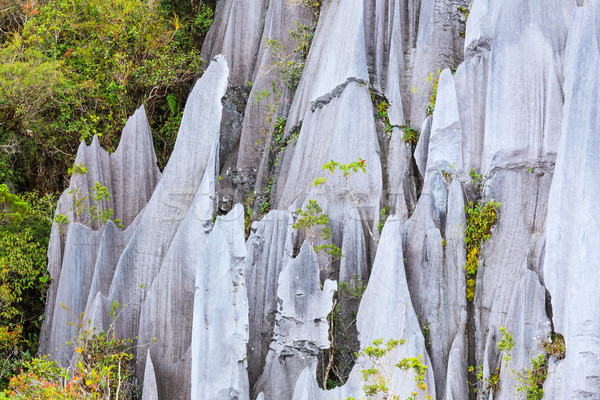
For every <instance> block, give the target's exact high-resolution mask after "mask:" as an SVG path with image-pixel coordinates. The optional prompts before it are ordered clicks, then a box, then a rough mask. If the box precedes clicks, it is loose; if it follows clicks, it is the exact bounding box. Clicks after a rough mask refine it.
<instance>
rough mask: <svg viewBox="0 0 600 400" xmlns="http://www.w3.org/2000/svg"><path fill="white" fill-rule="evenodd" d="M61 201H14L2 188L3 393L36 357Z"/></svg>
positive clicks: (33, 196)
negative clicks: (51, 245) (52, 239)
mask: <svg viewBox="0 0 600 400" xmlns="http://www.w3.org/2000/svg"><path fill="white" fill-rule="evenodd" d="M56 201H57V197H56V196H51V195H45V196H41V195H39V194H37V193H35V192H32V193H25V194H23V195H21V196H16V195H13V194H11V193H10V192H9V190H8V188H7V187H6V185H0V390H1V389H2V388H4V387H5V386H6V384H7V379H8V377H10V375H11V374H12V373H13V372H14V371H15V367H16V366H17V365H18V364H19V363H20V357H27V356H28V354H32V353H35V351H36V348H37V337H38V334H39V330H40V327H41V323H42V313H43V311H44V296H45V292H46V289H47V287H48V284H49V281H50V278H49V276H48V272H47V271H46V266H47V262H48V260H47V255H46V249H47V247H48V238H49V237H50V229H51V226H52V223H51V221H52V212H53V210H54V207H55V206H56Z"/></svg>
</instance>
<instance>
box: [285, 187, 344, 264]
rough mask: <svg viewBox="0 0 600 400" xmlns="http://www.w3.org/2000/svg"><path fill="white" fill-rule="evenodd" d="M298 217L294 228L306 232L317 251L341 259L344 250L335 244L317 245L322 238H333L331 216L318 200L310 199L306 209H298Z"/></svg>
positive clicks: (307, 237)
mask: <svg viewBox="0 0 600 400" xmlns="http://www.w3.org/2000/svg"><path fill="white" fill-rule="evenodd" d="M297 213H298V219H297V220H296V223H295V224H294V225H292V228H294V229H296V230H298V231H302V232H304V233H305V234H306V239H307V240H308V242H309V243H310V244H311V246H313V248H314V250H315V252H316V253H319V252H320V251H323V252H325V253H326V254H329V255H330V256H331V257H332V259H334V260H339V259H341V258H342V257H343V255H342V251H341V250H340V248H339V247H337V246H336V245H335V244H333V243H331V244H322V245H317V240H318V239H319V238H320V239H321V240H322V241H324V242H328V241H330V240H331V237H332V234H331V229H330V228H329V216H327V214H324V213H323V210H322V209H321V207H320V206H319V203H317V201H316V200H313V199H309V200H308V205H307V206H306V209H305V210H302V209H300V208H299V209H298V210H297Z"/></svg>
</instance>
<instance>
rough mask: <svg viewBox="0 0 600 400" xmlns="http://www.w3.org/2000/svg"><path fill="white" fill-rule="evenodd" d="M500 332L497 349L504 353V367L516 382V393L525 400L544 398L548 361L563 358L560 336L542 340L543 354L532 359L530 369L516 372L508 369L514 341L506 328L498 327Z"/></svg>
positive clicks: (554, 335) (563, 352) (540, 399)
mask: <svg viewBox="0 0 600 400" xmlns="http://www.w3.org/2000/svg"><path fill="white" fill-rule="evenodd" d="M500 332H501V333H502V338H501V340H500V342H498V349H499V350H500V351H502V352H503V353H504V355H503V357H502V358H503V360H504V365H505V366H506V368H508V370H509V372H510V374H511V376H513V377H514V378H515V380H516V381H517V383H516V385H515V387H516V392H517V393H523V394H524V396H525V398H526V399H527V400H542V399H543V397H544V381H545V380H546V377H547V376H548V359H549V358H550V356H551V355H553V356H555V357H556V358H557V359H562V358H564V356H565V352H566V349H565V347H564V338H563V337H562V335H560V334H556V333H553V334H552V337H551V340H550V341H547V340H543V341H542V343H541V347H542V348H543V349H544V350H545V354H540V355H538V356H537V357H535V358H532V359H531V368H526V369H525V370H523V371H521V372H516V371H515V370H514V369H512V368H510V367H509V363H510V360H511V351H512V350H513V348H514V347H515V341H514V339H513V336H512V335H511V334H510V333H508V332H507V330H506V328H504V327H500Z"/></svg>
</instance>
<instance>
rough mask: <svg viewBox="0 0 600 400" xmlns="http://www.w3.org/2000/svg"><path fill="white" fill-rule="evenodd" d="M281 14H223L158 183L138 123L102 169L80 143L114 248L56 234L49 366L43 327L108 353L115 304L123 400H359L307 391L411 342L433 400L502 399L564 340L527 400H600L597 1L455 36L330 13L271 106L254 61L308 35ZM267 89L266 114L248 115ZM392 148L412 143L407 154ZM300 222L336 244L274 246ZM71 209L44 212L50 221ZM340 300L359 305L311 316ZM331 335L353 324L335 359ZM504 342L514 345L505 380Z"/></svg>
mask: <svg viewBox="0 0 600 400" xmlns="http://www.w3.org/2000/svg"><path fill="white" fill-rule="evenodd" d="M296 3H300V1H297V2H288V0H270V1H266V0H265V1H255V2H245V1H240V0H222V1H220V2H219V5H218V7H217V14H216V17H215V22H214V25H213V27H212V28H211V32H210V34H209V35H208V38H207V42H206V44H205V48H204V49H203V51H202V54H203V55H210V57H212V56H214V55H216V54H219V53H222V54H224V55H225V56H219V57H217V58H216V59H215V60H213V61H212V62H211V63H210V65H209V67H208V69H207V70H206V72H205V73H204V75H203V76H202V77H201V78H200V79H199V80H198V82H197V83H196V85H195V87H194V89H193V91H192V93H191V94H190V97H189V100H188V104H187V106H186V110H185V113H184V117H183V121H182V126H181V128H180V131H179V136H178V139H177V144H176V146H175V150H174V152H173V155H172V156H171V158H170V162H169V164H168V165H167V167H166V168H165V171H164V172H163V174H162V175H161V174H160V172H159V171H158V169H157V168H156V165H155V157H154V154H153V150H152V143H151V135H150V132H149V128H148V124H147V122H146V121H145V116H144V114H143V109H142V110H139V111H138V112H136V114H135V115H134V116H133V117H132V118H131V120H130V121H129V123H128V125H127V126H126V127H125V129H124V133H123V139H122V143H121V145H120V147H119V149H118V150H117V151H116V152H115V153H114V154H112V155H108V154H106V153H105V152H104V151H103V150H102V149H100V148H99V146H98V144H97V141H94V142H93V143H92V145H91V146H90V147H86V146H85V145H82V147H81V148H80V151H79V154H78V158H77V159H78V162H85V163H86V166H87V167H88V170H89V173H88V174H87V176H79V177H77V178H75V179H73V181H72V187H77V188H79V189H80V190H82V191H86V190H90V188H91V187H92V186H93V184H94V182H95V181H96V180H98V181H101V182H102V183H103V184H105V185H106V186H107V187H109V190H110V191H111V193H113V192H114V195H113V198H112V199H111V202H110V204H106V205H103V206H104V207H106V208H113V209H114V210H115V216H116V217H117V218H122V219H123V220H124V222H125V225H126V226H127V228H126V229H124V230H120V229H118V228H117V227H116V226H115V225H114V224H112V223H111V222H109V223H107V224H104V225H102V224H99V223H97V222H93V223H91V221H88V220H82V221H79V222H81V223H71V224H70V226H69V227H68V229H67V230H65V231H64V232H63V233H62V234H61V232H60V231H59V228H58V227H55V228H54V231H53V237H52V238H51V242H50V248H49V258H50V262H49V267H48V268H49V270H50V273H51V275H52V278H53V281H54V284H53V287H52V289H51V291H50V294H49V296H48V304H47V313H46V321H45V322H44V330H43V334H42V340H41V347H40V352H41V353H49V354H51V356H52V357H53V358H55V359H57V360H59V361H61V362H63V363H66V362H67V359H69V358H70V357H71V354H70V353H69V351H68V350H54V349H56V348H58V346H59V345H60V344H62V343H63V342H65V341H66V340H68V339H69V338H70V337H71V336H73V335H75V334H76V333H77V332H76V329H70V330H68V329H66V327H65V322H66V319H67V317H68V316H67V315H66V314H64V310H62V308H61V306H60V304H61V303H65V304H66V305H67V306H68V307H69V308H71V310H72V311H73V312H77V313H79V312H85V316H86V318H87V317H89V318H90V320H91V323H92V324H93V325H94V326H97V327H100V328H104V329H106V328H107V323H108V318H107V317H108V307H109V306H110V304H111V302H112V301H117V302H119V303H121V304H122V305H126V307H125V309H124V310H123V312H122V314H121V316H120V320H119V322H118V323H117V332H118V333H119V335H121V336H123V337H134V336H137V337H138V341H137V343H138V345H139V346H140V347H139V350H137V351H138V354H137V356H138V363H137V365H136V374H137V376H138V378H139V379H140V380H141V381H143V382H144V399H157V398H158V399H161V400H163V399H169V400H170V399H190V398H191V399H194V400H195V399H207V400H208V399H211V400H212V399H234V398H235V399H239V400H241V399H251V400H254V399H262V400H291V399H295V400H309V399H310V400H316V399H319V400H329V399H332V398H335V399H345V398H347V397H350V396H352V397H355V398H360V397H361V396H363V392H362V386H363V383H364V382H363V377H362V375H361V369H363V368H367V367H370V366H371V365H370V363H369V361H368V360H367V359H366V358H365V357H364V356H361V357H358V359H356V360H354V358H352V359H351V361H350V365H348V366H347V368H346V370H344V371H346V372H344V373H342V372H340V371H342V368H338V369H335V367H336V364H335V362H339V361H336V359H335V358H334V361H333V362H332V365H333V367H332V368H331V369H330V371H334V372H331V374H332V375H331V378H333V379H335V380H337V383H339V385H338V387H336V388H334V389H331V390H324V389H322V388H320V387H319V386H320V385H322V382H323V376H321V375H320V376H319V377H318V380H317V374H322V372H323V370H325V368H326V367H327V366H326V365H324V364H325V361H328V360H329V359H328V358H327V357H329V355H327V356H325V354H326V353H327V350H328V349H329V348H330V346H333V347H334V348H335V347H336V346H338V350H339V346H342V343H356V344H357V346H358V344H359V345H360V347H361V348H363V349H364V348H365V347H366V346H368V345H370V344H371V343H372V342H373V341H374V340H375V339H378V338H384V339H387V338H395V339H406V340H407V342H406V344H405V345H404V346H402V347H401V348H400V349H399V350H398V351H397V352H395V353H394V354H393V361H394V362H397V361H398V360H400V359H402V358H404V357H417V356H419V355H422V359H423V363H424V364H426V365H427V366H428V369H427V372H426V373H425V376H424V380H425V383H426V384H427V387H428V391H429V394H431V396H432V398H435V399H438V400H441V399H447V400H451V399H454V400H467V399H471V400H472V399H475V398H481V399H484V398H491V396H493V398H494V399H506V400H508V399H515V398H517V397H518V394H517V393H516V388H515V385H520V384H521V383H519V381H518V379H517V376H518V375H517V373H518V372H521V371H523V370H525V369H527V368H531V360H532V359H533V358H536V357H537V356H538V355H542V356H543V357H546V356H545V352H544V350H543V349H542V348H541V347H540V343H541V342H542V341H543V340H548V339H549V338H550V337H551V336H552V334H553V333H560V334H562V335H564V337H565V339H566V347H567V352H566V358H564V359H563V360H558V359H556V358H555V357H554V356H548V357H546V358H547V359H548V364H549V368H548V378H547V380H546V381H545V383H544V389H545V393H544V399H557V400H558V399H567V398H569V399H570V398H600V386H599V385H598V382H597V378H596V377H597V376H598V374H600V365H599V364H598V360H597V358H598V355H599V352H600V350H599V349H598V346H597V342H598V332H600V330H599V329H598V328H599V326H598V325H599V324H600V322H599V321H600V315H598V314H599V312H598V307H597V306H596V305H597V304H600V303H599V301H598V300H599V298H598V296H599V295H598V291H597V290H596V285H597V282H598V279H596V278H597V276H596V275H597V274H598V266H599V265H600V260H599V259H598V256H597V252H596V251H595V249H596V247H597V246H596V243H597V242H598V240H597V238H598V236H599V232H600V229H599V228H598V224H597V222H596V219H595V216H596V214H598V212H596V211H597V209H598V208H599V207H598V199H599V198H600V193H597V192H598V188H599V187H600V185H599V182H598V179H599V178H598V173H597V171H598V169H599V167H600V166H599V165H597V164H598V163H599V162H600V161H598V159H599V157H598V152H599V151H598V140H597V137H598V135H597V133H598V131H599V130H600V118H598V98H599V96H598V93H599V90H600V88H599V84H600V81H599V76H600V75H599V65H600V53H599V51H598V48H599V46H598V43H599V42H600V39H599V38H600V19H599V18H600V11H599V10H600V2H599V1H598V0H589V1H586V2H577V1H575V0H569V1H563V0H551V1H546V2H539V1H534V0H527V1H516V0H507V1H504V2H498V1H490V0H475V1H474V4H473V5H472V7H471V8H470V15H469V17H468V21H467V22H466V26H465V19H466V16H465V15H464V12H465V10H466V9H461V8H460V7H468V6H469V4H467V2H466V1H449V0H427V1H426V0H423V1H419V0H414V1H413V0H327V1H324V2H323V5H322V7H321V8H320V12H319V14H318V21H317V23H316V30H315V32H314V37H313V38H312V39H311V40H312V45H311V48H310V51H309V53H308V56H307V58H306V60H301V61H302V63H303V72H302V75H301V78H300V81H299V84H298V86H297V87H296V88H289V87H285V80H284V79H283V76H282V74H281V71H280V70H278V69H276V68H275V69H269V68H270V67H272V66H273V59H272V54H271V53H270V50H269V49H268V48H267V47H268V46H267V45H266V44H267V43H268V42H269V41H270V40H271V39H274V40H277V41H279V42H280V43H282V44H284V47H285V49H284V51H288V52H289V54H291V55H290V57H291V56H292V55H293V54H292V50H293V46H294V43H295V42H294V40H292V38H291V37H290V36H289V33H290V31H291V30H293V29H295V28H294V27H295V26H296V25H295V22H296V21H299V22H300V23H302V24H311V23H313V22H314V21H316V19H315V18H316V14H315V13H314V10H310V9H307V8H305V7H302V6H300V5H298V4H296ZM461 33H464V35H461ZM210 57H209V58H210ZM297 61H298V60H297ZM438 69H440V70H441V72H440V74H439V80H437V83H435V82H436V79H435V78H436V77H437V71H438ZM453 71H455V72H453ZM430 73H432V77H433V79H432V82H427V81H426V78H427V77H428V76H429V74H430ZM248 81H251V82H253V86H252V88H251V89H250V88H248V87H245V86H246V84H247V82H248ZM433 86H436V88H435V91H436V101H435V110H432V112H431V115H430V116H427V115H426V112H425V106H426V105H427V103H428V102H429V100H430V98H429V96H430V94H431V92H432V91H434V88H433ZM272 88H275V90H276V91H277V90H281V97H280V99H279V100H277V101H276V100H275V98H274V97H271V98H269V99H268V100H267V101H266V102H262V103H261V102H256V101H255V99H256V96H257V95H259V96H260V93H261V92H262V91H264V90H271V89H272ZM248 93H249V94H248ZM263 93H264V92H263ZM273 93H275V92H273ZM384 103H385V104H384ZM270 107H271V108H270ZM270 110H272V115H271V120H268V119H267V118H266V115H265V111H270ZM279 117H281V118H282V119H287V121H286V122H287V123H286V125H285V128H284V129H283V128H282V130H281V132H277V133H274V130H273V129H274V125H275V121H276V120H277V118H279ZM407 125H410V126H413V127H420V131H421V132H420V134H421V135H420V139H419V141H418V143H417V144H416V145H415V144H414V143H409V140H408V139H407V138H406V137H404V135H405V134H407V129H408V128H407ZM359 158H361V159H364V160H365V162H366V170H365V173H363V172H362V171H361V170H358V171H352V172H351V173H350V174H349V176H348V180H347V181H346V179H345V178H344V177H343V176H342V174H341V173H340V172H339V171H338V172H336V173H335V174H334V175H331V174H330V171H328V170H326V171H324V170H323V169H322V166H323V164H325V163H326V162H328V161H331V160H334V161H337V162H339V163H351V162H353V161H357V160H358V159H359ZM219 176H220V178H219ZM318 177H327V182H326V183H325V184H323V185H321V186H313V185H312V183H313V181H314V179H315V178H318ZM310 200H317V201H318V203H319V205H320V207H321V208H322V210H323V213H325V214H327V215H328V219H329V226H330V228H331V234H332V235H331V236H332V237H331V238H328V239H320V238H317V239H314V238H312V239H311V238H310V237H309V236H310V235H308V234H307V232H305V231H299V230H296V229H294V228H293V227H292V226H293V225H294V224H295V223H297V222H298V219H299V216H298V214H297V209H298V208H302V209H306V206H307V205H308V204H309V201H310ZM491 201H493V202H495V203H500V205H499V206H498V209H497V217H498V218H497V220H496V221H495V223H494V224H493V225H491V226H490V227H487V228H485V229H483V230H485V231H486V232H485V233H486V234H487V235H488V236H489V237H487V239H485V240H481V243H478V246H477V248H476V252H477V255H476V259H475V260H476V262H475V265H476V269H477V273H476V274H472V275H470V276H467V274H466V270H465V267H466V266H467V264H468V263H469V262H472V260H473V259H472V258H471V259H469V255H468V254H467V252H468V251H469V249H471V251H472V248H473V247H472V246H471V247H469V243H466V241H465V239H466V238H467V237H470V236H469V235H470V232H471V230H472V229H473V228H474V223H473V220H472V213H473V211H470V210H472V209H473V208H474V207H476V204H479V205H481V206H483V205H484V204H486V203H488V202H491ZM239 202H243V203H244V204H243V207H242V206H241V205H239V204H238V205H235V204H236V203H239ZM71 203H72V200H71V198H70V196H69V195H68V194H67V193H65V194H64V195H63V197H62V198H61V200H60V202H59V206H58V210H57V212H59V213H67V212H69V211H70V208H71V207H72V206H71ZM384 206H389V207H388V211H387V213H385V212H384V214H385V215H383V216H380V211H381V210H382V209H383V208H384ZM217 214H219V215H218V216H217ZM225 214H226V215H225ZM387 214H389V216H388V215H387ZM386 216H387V221H386V222H385V226H383V229H382V230H381V232H379V230H378V227H379V228H381V227H382V226H381V225H379V226H378V223H379V222H383V220H384V219H385V217H386ZM213 217H215V218H216V219H215V218H213ZM244 220H246V221H244ZM252 220H254V223H252ZM244 222H245V223H246V224H247V226H246V228H247V229H246V236H245V235H244V233H245V232H244V229H243V226H244ZM86 224H87V225H88V226H86ZM250 224H252V225H251V226H250ZM322 244H333V245H335V246H337V247H339V249H340V250H341V252H342V253H343V256H344V257H342V258H341V259H340V260H336V259H335V258H332V257H329V256H327V255H326V254H325V253H324V252H323V251H322V250H320V249H318V248H316V247H317V246H319V245H322ZM357 278H358V279H360V282H361V283H362V284H364V285H366V289H365V290H364V293H362V291H361V293H360V295H358V296H357V297H358V298H359V299H360V301H359V299H355V300H356V302H355V303H353V305H352V306H347V305H345V306H344V307H345V308H343V307H340V310H338V311H336V310H335V309H334V313H339V315H338V314H331V312H332V307H333V305H334V304H336V305H337V304H338V303H337V302H338V301H341V300H340V299H341V297H340V296H341V294H340V293H341V291H342V287H344V285H347V284H349V283H351V282H352V281H353V280H354V279H357ZM336 290H337V291H338V294H337V295H336V294H334V293H335V291H336ZM468 293H470V294H468ZM470 296H472V299H471V297H470ZM332 315H333V316H335V315H338V316H343V317H344V318H348V317H349V316H350V315H352V317H353V319H354V320H353V321H351V322H350V323H348V326H350V325H352V327H351V328H348V329H347V331H344V332H345V333H346V334H348V335H352V337H351V338H349V339H347V342H346V341H344V342H341V341H340V340H339V337H340V332H338V331H335V329H339V328H335V325H333V326H334V328H333V329H332V328H331V326H332V325H330V324H331V323H332V322H331V321H332ZM338 326H339V325H338ZM500 327H506V330H507V331H508V332H509V333H511V334H512V335H513V339H514V342H515V347H514V349H513V350H512V352H511V356H510V361H509V362H508V364H506V363H505V362H503V356H504V355H506V353H502V352H500V350H499V349H498V343H499V342H500V341H501V339H502V334H501V331H500ZM154 337H156V338H157V343H156V344H155V345H153V346H151V347H149V348H148V347H145V344H147V343H149V342H151V341H152V338H154ZM332 341H333V344H332ZM334 354H335V352H334ZM353 363H354V364H353ZM469 366H473V367H475V369H474V370H469ZM478 368H480V369H481V371H482V374H483V378H484V379H480V380H479V382H477V377H476V374H477V369H478ZM335 371H337V372H335ZM336 373H338V374H340V375H344V376H336V375H335V374H336ZM494 376H498V377H499V382H498V383H493V384H492V379H495V378H494ZM391 378H392V379H393V381H394V383H395V387H396V389H397V390H396V392H395V393H394V394H397V395H400V398H406V397H408V396H409V395H410V393H411V392H412V391H413V390H414V375H412V372H411V373H406V372H403V371H400V370H399V369H397V368H396V369H394V372H393V373H392V375H391ZM475 386H476V387H477V388H478V394H477V395H474V394H473V388H474V387H475Z"/></svg>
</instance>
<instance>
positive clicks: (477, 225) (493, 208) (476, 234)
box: [465, 201, 500, 301]
mask: <svg viewBox="0 0 600 400" xmlns="http://www.w3.org/2000/svg"><path fill="white" fill-rule="evenodd" d="M498 207H500V203H495V202H493V201H489V202H488V203H486V204H484V205H481V204H475V205H473V202H469V204H468V205H467V206H466V207H465V212H466V214H467V215H466V216H467V227H466V229H465V246H466V250H467V264H466V265H465V269H466V271H467V292H466V296H467V300H468V301H473V298H474V296H475V282H476V281H475V278H476V276H477V268H478V266H479V250H480V248H481V245H482V244H483V243H485V242H486V241H487V240H488V239H489V238H490V237H491V236H492V231H491V229H492V225H494V223H495V222H496V220H497V219H498Z"/></svg>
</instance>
